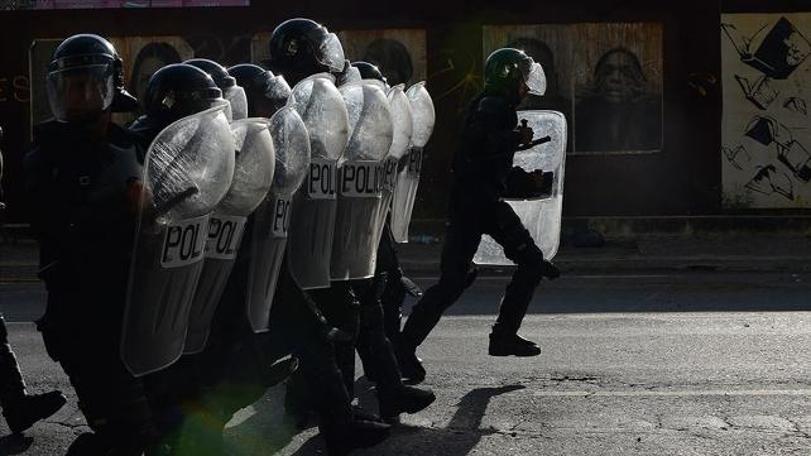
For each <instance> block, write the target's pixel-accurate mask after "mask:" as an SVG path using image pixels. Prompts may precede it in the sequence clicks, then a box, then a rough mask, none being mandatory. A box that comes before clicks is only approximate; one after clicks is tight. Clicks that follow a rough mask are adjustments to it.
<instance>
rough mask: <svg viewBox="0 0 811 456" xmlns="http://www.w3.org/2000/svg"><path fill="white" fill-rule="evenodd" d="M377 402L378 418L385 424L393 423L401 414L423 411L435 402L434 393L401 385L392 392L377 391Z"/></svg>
mask: <svg viewBox="0 0 811 456" xmlns="http://www.w3.org/2000/svg"><path fill="white" fill-rule="evenodd" d="M377 400H378V403H379V405H380V417H381V418H382V419H383V420H384V421H387V422H394V421H396V420H397V418H398V417H399V415H400V414H401V413H417V412H419V411H422V410H425V409H426V408H428V406H429V405H431V404H433V403H434V401H435V400H436V395H434V392H433V391H431V390H427V389H420V388H415V387H413V386H407V385H402V386H401V387H399V388H397V389H394V390H389V391H386V390H379V391H378V394H377Z"/></svg>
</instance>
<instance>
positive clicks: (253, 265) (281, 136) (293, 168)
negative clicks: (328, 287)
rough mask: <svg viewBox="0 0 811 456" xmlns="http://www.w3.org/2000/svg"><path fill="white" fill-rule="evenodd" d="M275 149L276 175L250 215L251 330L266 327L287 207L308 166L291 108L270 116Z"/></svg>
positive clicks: (299, 123) (306, 143)
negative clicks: (251, 221) (251, 215)
mask: <svg viewBox="0 0 811 456" xmlns="http://www.w3.org/2000/svg"><path fill="white" fill-rule="evenodd" d="M270 133H271V136H272V137H273V144H274V145H275V148H276V174H275V177H274V178H273V185H272V186H271V188H270V193H268V195H267V197H266V198H265V200H264V201H263V202H262V204H261V205H260V206H259V207H258V208H257V209H256V211H255V212H254V215H253V228H252V232H251V248H250V255H251V257H250V266H249V268H248V280H247V283H248V285H247V286H248V289H247V292H246V297H247V303H246V305H247V309H246V311H247V314H248V320H249V321H250V323H251V328H252V329H253V331H254V332H257V333H259V332H264V331H267V328H268V317H269V316H270V308H271V304H272V303H273V297H274V294H275V292H276V283H277V281H278V277H279V270H280V269H281V266H282V260H283V259H284V254H285V250H286V248H287V237H288V229H289V227H290V213H291V210H290V206H291V201H292V197H293V194H294V193H295V192H296V190H297V189H298V188H299V187H300V186H301V183H302V181H303V180H304V176H305V175H306V174H307V171H308V170H309V167H310V139H309V136H308V134H307V127H305V126H304V121H303V120H302V119H301V116H299V115H298V112H296V110H295V109H293V108H292V107H286V108H282V109H280V110H279V111H278V112H276V114H274V115H273V117H271V119H270Z"/></svg>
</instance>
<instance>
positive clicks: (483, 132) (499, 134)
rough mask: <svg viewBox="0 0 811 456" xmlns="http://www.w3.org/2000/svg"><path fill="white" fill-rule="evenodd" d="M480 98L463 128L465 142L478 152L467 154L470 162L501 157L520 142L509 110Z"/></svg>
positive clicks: (513, 151)
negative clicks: (480, 100) (474, 110)
mask: <svg viewBox="0 0 811 456" xmlns="http://www.w3.org/2000/svg"><path fill="white" fill-rule="evenodd" d="M493 105H494V103H488V102H487V100H482V102H480V103H479V106H478V107H477V110H476V112H475V113H473V115H472V118H471V119H470V121H469V122H468V124H467V125H466V127H465V130H464V133H463V134H464V136H465V138H464V139H463V140H464V141H465V143H466V144H469V145H474V146H476V147H472V148H471V149H472V150H478V151H480V152H479V153H478V154H467V155H466V158H467V160H468V161H470V162H480V161H487V160H493V159H498V158H502V157H504V156H505V155H509V154H513V153H515V152H516V151H517V150H518V147H519V145H520V144H521V139H522V134H521V132H520V131H519V130H518V129H515V128H514V127H513V126H514V124H515V123H514V122H512V121H511V120H510V112H508V111H505V110H504V109H502V108H500V107H499V106H493Z"/></svg>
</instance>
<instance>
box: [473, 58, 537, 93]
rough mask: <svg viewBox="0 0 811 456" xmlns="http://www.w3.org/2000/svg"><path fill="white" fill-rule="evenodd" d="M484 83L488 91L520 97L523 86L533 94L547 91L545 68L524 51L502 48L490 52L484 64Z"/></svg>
mask: <svg viewBox="0 0 811 456" xmlns="http://www.w3.org/2000/svg"><path fill="white" fill-rule="evenodd" d="M484 85H485V89H486V90H488V91H492V92H496V93H501V94H503V95H507V96H510V97H518V98H520V94H521V91H522V88H523V87H522V86H525V87H526V91H527V92H528V93H530V94H532V95H538V96H540V95H543V94H544V92H546V76H545V75H544V72H543V68H541V65H540V64H538V63H535V61H534V60H532V57H530V56H528V55H527V54H526V53H525V52H524V51H522V50H520V49H513V48H501V49H498V50H496V51H495V52H493V53H492V54H490V56H489V57H487V61H486V62H485V64H484Z"/></svg>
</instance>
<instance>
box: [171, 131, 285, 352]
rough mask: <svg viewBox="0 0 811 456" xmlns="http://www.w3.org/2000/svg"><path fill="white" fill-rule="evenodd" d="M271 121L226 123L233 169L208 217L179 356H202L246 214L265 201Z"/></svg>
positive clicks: (270, 167)
mask: <svg viewBox="0 0 811 456" xmlns="http://www.w3.org/2000/svg"><path fill="white" fill-rule="evenodd" d="M269 126H270V123H269V122H268V120H267V119H263V118H249V119H243V120H237V121H235V122H232V123H231V130H232V131H233V133H234V139H235V147H236V150H235V153H236V165H235V168H234V178H233V180H232V181H231V188H230V189H229V191H228V193H227V194H226V195H225V198H223V200H222V201H221V202H220V204H219V205H218V206H217V208H216V209H215V211H214V213H213V214H212V215H211V218H210V220H209V225H208V240H207V242H206V248H205V261H204V265H203V271H202V273H201V275H200V280H199V281H198V284H197V291H196V293H195V296H194V301H193V302H192V308H191V313H190V314H189V331H188V334H187V336H186V346H185V348H184V353H187V354H193V353H199V352H201V351H202V350H203V349H204V348H205V346H206V340H207V339H208V334H209V329H210V327H211V320H212V318H213V317H214V312H215V310H217V306H218V305H241V304H242V303H241V302H240V303H232V302H223V303H221V302H220V300H221V298H222V295H223V292H224V291H225V286H226V284H227V283H228V278H229V277H230V275H231V270H232V269H233V267H234V262H235V261H236V258H237V253H238V252H239V248H240V243H241V242H242V235H243V232H244V229H245V223H246V221H247V218H248V216H249V215H250V214H251V213H252V212H253V211H254V209H256V208H257V206H259V204H260V203H261V202H262V201H263V200H264V199H265V197H266V196H267V194H268V191H269V190H270V186H271V183H272V182H273V172H274V167H275V154H274V148H273V139H272V138H271V136H270V131H269V130H268V128H269Z"/></svg>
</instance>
